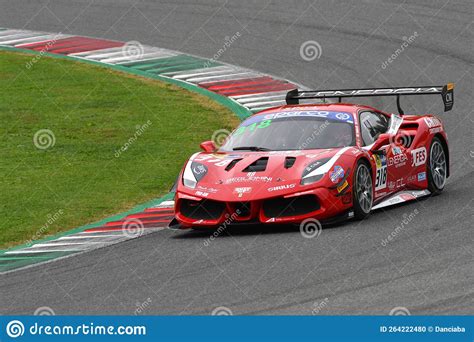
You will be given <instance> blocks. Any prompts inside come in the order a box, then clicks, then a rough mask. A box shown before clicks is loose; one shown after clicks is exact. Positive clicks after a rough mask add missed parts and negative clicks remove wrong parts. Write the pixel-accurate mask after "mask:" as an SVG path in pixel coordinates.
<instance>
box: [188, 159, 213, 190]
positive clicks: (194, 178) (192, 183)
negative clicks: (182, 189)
mask: <svg viewBox="0 0 474 342" xmlns="http://www.w3.org/2000/svg"><path fill="white" fill-rule="evenodd" d="M206 174H207V166H206V165H204V164H201V163H198V162H195V161H188V163H187V164H186V168H185V169H184V174H183V184H184V186H186V187H188V188H191V189H194V188H195V187H196V184H197V183H198V182H199V181H200V180H201V179H202V178H203V177H204V176H205V175H206Z"/></svg>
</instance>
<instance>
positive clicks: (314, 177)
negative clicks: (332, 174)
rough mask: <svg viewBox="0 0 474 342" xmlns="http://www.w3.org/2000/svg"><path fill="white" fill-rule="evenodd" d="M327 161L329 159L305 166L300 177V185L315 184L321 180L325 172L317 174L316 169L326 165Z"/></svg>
mask: <svg viewBox="0 0 474 342" xmlns="http://www.w3.org/2000/svg"><path fill="white" fill-rule="evenodd" d="M329 159H331V158H324V159H319V160H316V161H314V162H312V163H311V164H309V165H308V166H306V167H305V168H304V171H303V175H302V176H301V185H308V184H312V183H316V182H317V181H319V180H320V179H321V178H323V176H324V174H325V172H318V171H319V170H318V169H319V168H320V167H321V166H323V165H324V164H326V163H327V162H328V161H329Z"/></svg>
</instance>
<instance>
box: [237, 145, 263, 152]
mask: <svg viewBox="0 0 474 342" xmlns="http://www.w3.org/2000/svg"><path fill="white" fill-rule="evenodd" d="M243 150H249V151H270V149H269V148H266V147H259V146H239V147H234V148H233V149H232V151H243Z"/></svg>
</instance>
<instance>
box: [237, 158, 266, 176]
mask: <svg viewBox="0 0 474 342" xmlns="http://www.w3.org/2000/svg"><path fill="white" fill-rule="evenodd" d="M267 163H268V157H262V158H260V159H257V160H256V161H254V162H253V163H252V164H250V165H249V166H247V167H246V168H245V169H243V170H242V171H243V172H260V171H265V169H266V168H267Z"/></svg>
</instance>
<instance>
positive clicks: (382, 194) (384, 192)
mask: <svg viewBox="0 0 474 342" xmlns="http://www.w3.org/2000/svg"><path fill="white" fill-rule="evenodd" d="M386 194H387V191H376V192H375V197H381V196H385V195H386Z"/></svg>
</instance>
